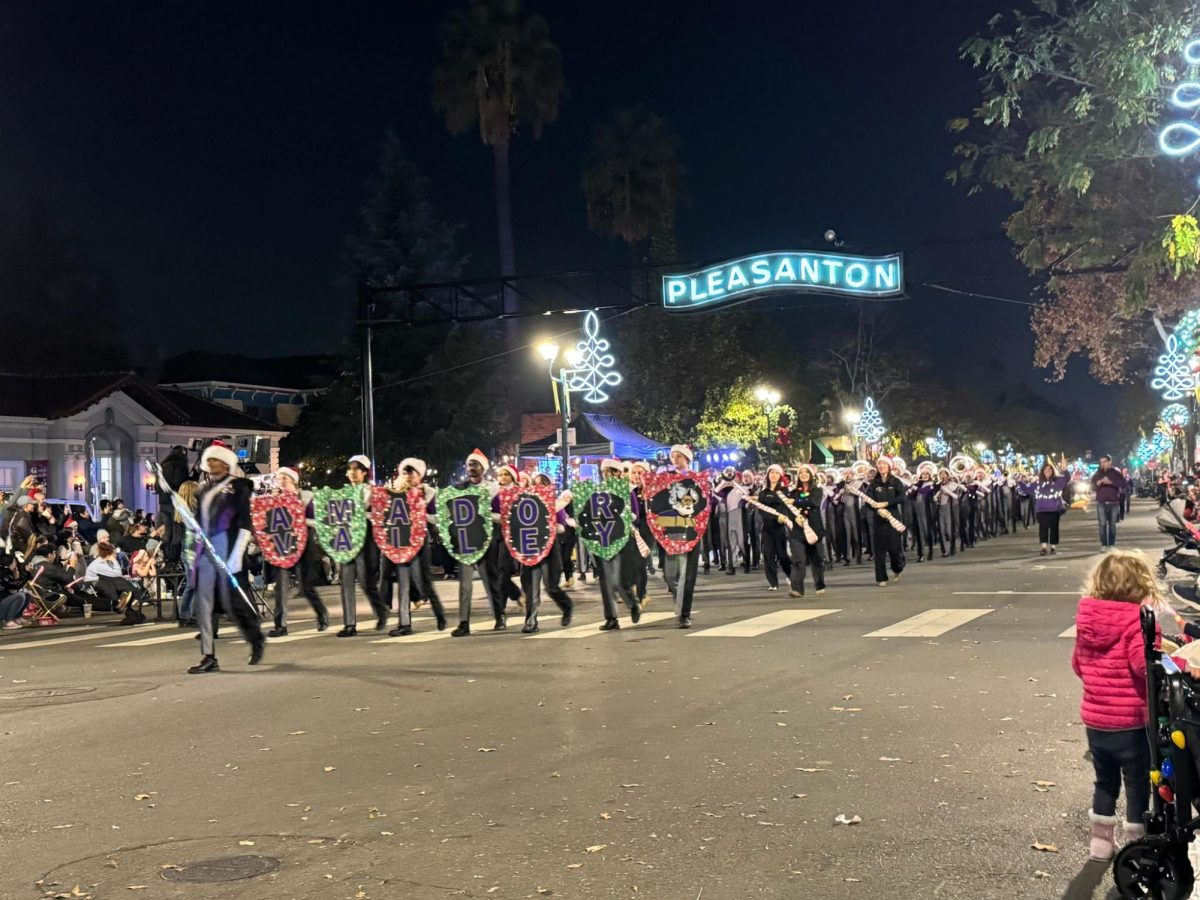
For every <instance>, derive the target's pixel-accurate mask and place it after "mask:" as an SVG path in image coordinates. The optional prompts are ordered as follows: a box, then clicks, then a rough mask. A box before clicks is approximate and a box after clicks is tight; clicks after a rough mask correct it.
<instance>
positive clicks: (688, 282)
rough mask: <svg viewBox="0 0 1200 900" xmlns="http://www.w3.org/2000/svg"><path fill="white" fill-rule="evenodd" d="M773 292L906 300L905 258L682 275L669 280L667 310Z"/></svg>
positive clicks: (763, 256)
mask: <svg viewBox="0 0 1200 900" xmlns="http://www.w3.org/2000/svg"><path fill="white" fill-rule="evenodd" d="M773 291H793V292H796V293H821V294H839V295H841V296H844V297H862V298H875V299H885V298H888V297H900V296H903V294H904V258H903V256H902V255H901V254H899V253H893V254H890V255H888V256H847V255H845V254H843V253H815V252H808V251H803V250H800V251H782V252H779V253H758V254H755V255H753V256H744V257H742V258H741V259H734V260H730V261H729V262H723V263H718V264H716V265H713V266H708V267H706V268H703V269H699V270H697V271H695V272H689V273H687V274H682V275H664V276H663V287H662V300H663V307H664V308H665V309H668V310H692V309H702V308H707V307H712V306H720V305H723V304H727V303H740V302H742V301H745V300H752V299H754V298H755V297H757V296H759V295H761V294H765V293H769V292H773Z"/></svg>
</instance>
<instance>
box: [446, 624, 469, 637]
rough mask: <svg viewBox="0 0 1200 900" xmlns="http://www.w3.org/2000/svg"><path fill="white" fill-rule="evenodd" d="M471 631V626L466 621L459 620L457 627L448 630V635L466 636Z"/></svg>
mask: <svg viewBox="0 0 1200 900" xmlns="http://www.w3.org/2000/svg"><path fill="white" fill-rule="evenodd" d="M470 633H471V626H470V625H469V624H468V623H467V622H459V623H458V627H457V628H455V629H454V630H453V631H452V632H450V637H466V636H467V635H469V634H470Z"/></svg>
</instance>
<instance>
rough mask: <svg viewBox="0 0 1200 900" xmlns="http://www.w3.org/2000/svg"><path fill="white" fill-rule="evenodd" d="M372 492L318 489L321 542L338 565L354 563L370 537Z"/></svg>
mask: <svg viewBox="0 0 1200 900" xmlns="http://www.w3.org/2000/svg"><path fill="white" fill-rule="evenodd" d="M370 492H371V488H370V487H369V486H368V485H365V484H344V485H342V486H341V487H340V488H317V490H315V491H314V492H313V514H314V517H315V519H316V531H317V542H318V543H319V544H320V545H321V547H322V548H323V549H324V550H325V552H326V553H328V554H329V558H330V559H332V560H333V561H334V562H336V563H348V562H350V561H351V560H353V559H354V557H356V556H358V551H359V550H360V549H361V548H362V545H363V540H365V539H366V536H367V507H368V506H369V505H370Z"/></svg>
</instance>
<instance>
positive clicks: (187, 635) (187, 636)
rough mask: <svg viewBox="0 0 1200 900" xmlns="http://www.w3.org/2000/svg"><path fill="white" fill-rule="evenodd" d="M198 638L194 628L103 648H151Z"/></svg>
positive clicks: (104, 645) (107, 645)
mask: <svg viewBox="0 0 1200 900" xmlns="http://www.w3.org/2000/svg"><path fill="white" fill-rule="evenodd" d="M195 636H196V631H195V629H193V628H185V629H181V630H180V631H179V633H178V634H168V635H165V636H163V637H150V638H142V639H141V640H140V641H121V642H120V643H115V644H101V645H100V646H101V647H149V646H151V645H152V644H169V643H171V642H172V641H186V640H192V639H194V638H195Z"/></svg>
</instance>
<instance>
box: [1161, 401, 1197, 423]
mask: <svg viewBox="0 0 1200 900" xmlns="http://www.w3.org/2000/svg"><path fill="white" fill-rule="evenodd" d="M1159 418H1160V419H1162V422H1163V424H1164V425H1166V426H1167V427H1168V428H1187V427H1188V423H1189V422H1191V421H1192V414H1191V413H1190V412H1188V408H1187V407H1186V406H1184V405H1183V404H1182V403H1168V404H1167V405H1166V406H1164V407H1163V410H1162V412H1161V413H1159Z"/></svg>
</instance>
